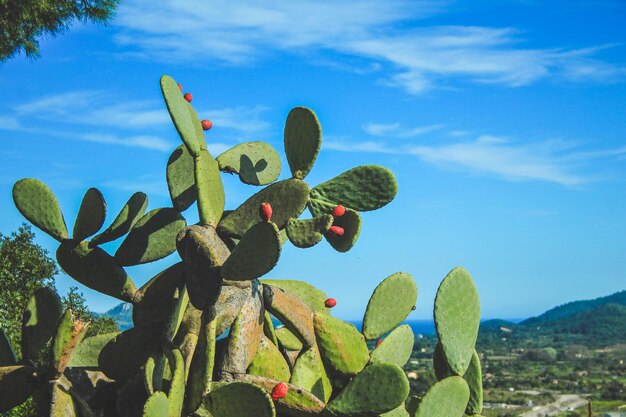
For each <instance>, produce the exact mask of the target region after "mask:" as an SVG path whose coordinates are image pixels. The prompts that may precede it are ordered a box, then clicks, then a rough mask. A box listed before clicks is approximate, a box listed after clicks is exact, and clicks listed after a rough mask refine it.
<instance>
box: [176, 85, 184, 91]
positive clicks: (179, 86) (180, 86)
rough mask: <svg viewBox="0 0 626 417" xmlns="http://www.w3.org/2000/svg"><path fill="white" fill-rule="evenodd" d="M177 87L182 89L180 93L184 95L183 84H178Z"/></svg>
mask: <svg viewBox="0 0 626 417" xmlns="http://www.w3.org/2000/svg"><path fill="white" fill-rule="evenodd" d="M176 85H177V86H178V88H180V92H181V93H182V92H183V86H182V84H176Z"/></svg>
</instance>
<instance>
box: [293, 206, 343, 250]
mask: <svg viewBox="0 0 626 417" xmlns="http://www.w3.org/2000/svg"><path fill="white" fill-rule="evenodd" d="M332 224H333V216H331V215H330V214H324V215H322V216H319V217H315V218H313V219H306V220H297V219H289V221H288V222H287V228H286V230H287V237H288V238H289V241H290V242H291V243H292V244H293V245H294V246H296V247H298V248H303V249H304V248H310V247H311V246H315V245H317V244H318V243H319V242H320V241H321V240H322V237H323V236H324V233H326V232H328V229H330V226H332Z"/></svg>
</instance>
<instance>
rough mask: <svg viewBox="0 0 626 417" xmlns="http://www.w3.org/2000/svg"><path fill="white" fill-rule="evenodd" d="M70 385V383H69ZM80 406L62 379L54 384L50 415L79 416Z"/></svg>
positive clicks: (54, 416) (56, 416) (58, 416)
mask: <svg viewBox="0 0 626 417" xmlns="http://www.w3.org/2000/svg"><path fill="white" fill-rule="evenodd" d="M68 385H69V384H68ZM78 416H79V414H78V407H77V406H76V402H75V401H74V398H73V397H72V395H71V394H70V392H69V389H68V388H67V387H66V386H65V384H64V383H61V382H60V381H57V382H55V383H54V384H53V385H52V396H51V400H50V417H78Z"/></svg>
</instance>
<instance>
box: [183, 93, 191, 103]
mask: <svg viewBox="0 0 626 417" xmlns="http://www.w3.org/2000/svg"><path fill="white" fill-rule="evenodd" d="M183 97H185V100H187V101H188V102H190V103H191V100H193V96H192V95H191V93H185V95H184V96H183Z"/></svg>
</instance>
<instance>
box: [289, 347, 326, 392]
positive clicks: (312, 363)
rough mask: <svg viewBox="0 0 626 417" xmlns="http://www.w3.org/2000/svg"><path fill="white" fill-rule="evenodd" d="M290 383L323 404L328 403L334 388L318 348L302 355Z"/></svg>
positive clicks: (294, 368) (306, 351) (312, 348)
mask: <svg viewBox="0 0 626 417" xmlns="http://www.w3.org/2000/svg"><path fill="white" fill-rule="evenodd" d="M290 382H291V383H292V384H294V385H297V386H298V387H301V388H303V389H305V390H307V391H309V392H310V393H312V394H313V395H315V396H316V397H317V398H319V399H320V400H322V401H323V402H325V403H326V402H328V400H329V399H330V395H331V394H332V390H333V388H332V385H331V382H330V379H329V378H328V375H327V374H326V369H324V363H323V362H322V357H321V355H320V352H319V350H318V348H317V346H313V347H311V348H309V349H307V350H305V351H304V352H301V353H300V355H299V356H298V359H297V360H296V364H295V365H294V367H293V371H292V374H291V381H290Z"/></svg>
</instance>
